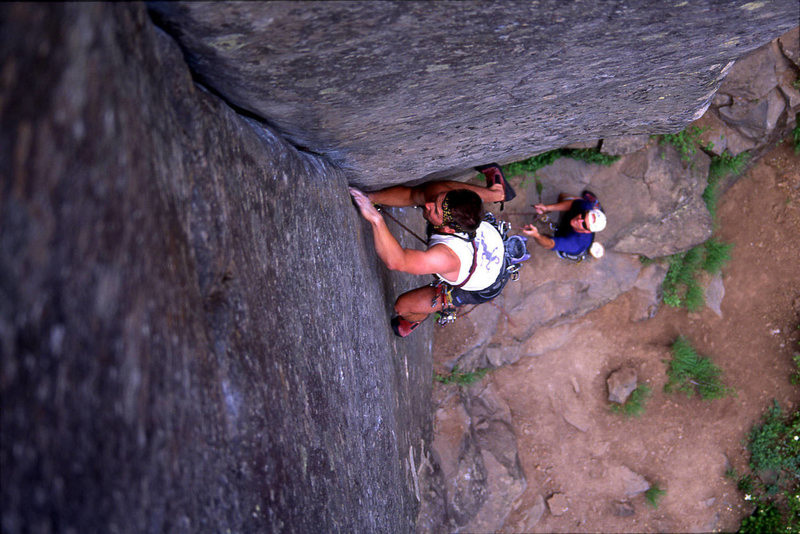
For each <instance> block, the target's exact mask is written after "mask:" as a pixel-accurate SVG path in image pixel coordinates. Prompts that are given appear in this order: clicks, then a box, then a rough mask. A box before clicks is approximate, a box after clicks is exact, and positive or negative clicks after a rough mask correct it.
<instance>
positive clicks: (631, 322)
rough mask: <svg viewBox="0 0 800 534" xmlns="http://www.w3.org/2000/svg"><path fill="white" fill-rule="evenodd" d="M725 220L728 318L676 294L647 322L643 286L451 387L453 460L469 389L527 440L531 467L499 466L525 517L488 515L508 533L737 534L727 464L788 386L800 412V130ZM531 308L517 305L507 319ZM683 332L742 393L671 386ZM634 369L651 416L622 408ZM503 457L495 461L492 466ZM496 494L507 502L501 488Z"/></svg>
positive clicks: (736, 501) (723, 211)
mask: <svg viewBox="0 0 800 534" xmlns="http://www.w3.org/2000/svg"><path fill="white" fill-rule="evenodd" d="M718 221H719V229H718V233H717V235H718V236H719V237H720V238H721V239H723V240H724V241H727V242H730V243H733V244H734V249H733V254H732V256H733V257H732V259H731V261H730V262H729V263H728V265H727V266H726V267H725V268H724V269H723V281H724V288H725V293H724V297H723V298H722V301H721V306H720V312H721V315H718V314H717V313H716V312H715V311H713V310H712V309H710V308H708V307H706V308H704V309H703V310H701V311H700V312H697V313H688V312H686V311H685V310H680V309H673V308H669V307H666V306H661V307H660V308H659V309H658V311H657V312H656V313H655V315H654V316H653V317H652V318H649V319H645V320H641V319H642V313H641V298H642V295H641V294H640V293H641V290H640V289H637V288H635V287H634V288H632V289H631V290H629V291H627V292H625V293H623V294H622V295H621V296H620V297H618V298H616V299H615V300H613V301H612V302H611V303H610V304H607V305H606V306H603V307H602V308H600V309H597V310H595V311H593V312H591V313H589V314H587V315H585V316H584V317H583V318H582V319H580V320H578V321H575V322H571V323H568V324H566V325H562V326H558V327H555V328H553V331H555V332H551V333H550V335H549V340H550V341H549V343H550V346H551V347H554V348H553V350H544V351H542V352H541V353H540V354H539V355H536V356H528V357H522V358H520V359H519V360H518V361H517V362H516V363H513V364H510V365H505V366H502V367H500V368H497V369H495V370H494V371H492V372H491V373H490V374H488V375H487V376H486V377H485V378H484V379H483V380H481V381H480V382H478V383H476V384H474V385H473V386H471V387H470V388H468V389H466V390H464V389H459V387H458V386H453V385H449V386H441V385H437V387H436V392H435V397H436V399H435V400H436V402H437V403H438V406H439V410H438V411H437V419H436V424H437V429H436V430H437V432H438V434H437V440H438V442H439V444H440V445H443V446H442V447H440V448H441V449H442V450H444V451H445V453H444V454H443V456H445V457H446V456H447V452H446V451H447V449H448V446H447V444H448V443H450V449H457V447H458V443H459V441H458V436H460V434H459V432H460V431H461V427H460V426H459V425H458V424H456V423H457V422H458V421H459V418H458V417H457V416H454V414H457V413H459V412H458V410H452V409H451V408H452V405H453V404H457V402H456V400H455V399H458V398H464V397H466V398H468V399H469V400H468V401H467V402H466V403H465V406H466V407H467V408H466V411H465V412H464V413H462V417H461V419H460V421H461V422H462V423H463V422H464V421H470V420H472V422H473V432H476V433H478V434H480V432H481V422H477V424H475V418H476V413H475V410H474V407H475V405H476V404H482V405H483V406H484V408H485V407H486V406H491V408H490V409H488V410H486V409H484V412H491V414H490V415H486V414H484V415H483V420H484V422H485V424H484V425H483V426H484V427H485V428H484V430H486V431H489V430H491V427H492V426H494V427H495V428H496V427H497V425H498V424H499V423H498V422H499V421H502V422H504V424H507V425H508V427H510V428H511V429H512V431H513V434H514V435H515V436H516V444H517V450H518V455H519V466H520V467H521V471H522V472H523V473H524V477H516V478H514V477H513V476H512V475H513V473H512V471H513V469H511V470H506V472H505V478H504V479H503V477H494V480H495V481H497V480H503V481H504V483H505V488H506V490H508V489H509V488H511V491H504V493H505V499H506V500H507V501H508V502H506V503H505V505H506V506H507V508H504V507H503V506H502V505H501V504H502V503H500V502H495V504H494V506H495V507H496V508H498V509H503V510H504V511H505V512H508V511H510V513H509V514H508V516H507V518H506V520H505V522H502V521H498V520H497V519H494V520H492V519H488V518H487V519H485V522H483V523H477V522H476V523H473V525H481V524H482V525H484V526H485V527H491V528H492V529H495V530H501V531H503V532H656V531H662V532H663V531H668V532H707V531H712V530H735V529H736V528H737V526H738V524H739V521H740V520H741V518H742V517H743V516H745V515H746V514H748V513H749V512H750V507H749V506H748V503H746V502H745V501H744V500H743V499H742V495H741V494H740V493H739V492H738V491H737V490H736V487H735V483H734V482H733V481H731V480H730V479H728V478H726V477H725V476H724V473H725V471H726V469H727V468H728V467H729V466H733V467H735V468H737V469H738V470H739V471H740V472H741V471H742V470H744V469H745V466H746V463H747V460H748V458H747V456H746V451H745V449H744V447H743V445H742V440H743V438H744V436H745V434H746V433H747V431H748V430H749V428H750V427H751V425H752V424H753V423H754V422H756V421H757V420H758V418H759V417H760V415H761V413H762V412H763V411H764V409H765V408H766V407H767V406H768V404H769V403H770V402H771V400H772V399H773V398H776V399H778V401H779V402H780V403H781V404H782V405H783V406H785V407H787V408H790V409H796V408H797V406H798V404H799V403H800V392H799V391H798V388H797V387H796V386H792V385H791V384H790V383H789V380H788V377H789V375H790V374H791V372H792V363H791V355H792V352H793V347H794V346H795V345H794V344H795V343H796V341H797V339H798V331H797V325H798V324H800V274H798V264H799V263H798V260H800V253H798V246H799V245H800V237H798V234H797V231H796V229H797V228H798V227H800V158H798V157H797V156H796V155H795V154H794V153H793V151H792V149H791V147H790V142H789V140H786V142H783V143H780V144H779V145H778V146H777V147H776V148H775V149H774V150H772V151H771V152H769V153H768V154H767V155H766V156H765V157H764V158H762V159H761V160H760V161H759V162H758V164H756V165H755V166H753V167H752V168H751V169H750V171H749V172H748V173H747V175H746V176H745V177H743V178H742V179H740V180H739V181H738V182H737V183H736V184H735V185H734V186H733V187H732V188H731V189H730V190H729V191H728V192H727V193H726V194H725V195H724V196H723V198H722V199H721V201H720V207H719V215H718ZM539 254H544V252H539ZM601 261H602V260H601ZM562 268H563V269H576V268H580V266H576V265H571V264H564V265H563V266H562ZM531 274H532V273H523V276H525V275H527V276H530V275H531ZM500 306H502V303H501V304H500ZM495 309H496V308H495ZM477 310H478V308H476V312H475V313H477ZM500 315H501V316H502V315H503V313H502V312H501V313H500ZM521 319H522V318H521V317H518V316H515V315H505V316H503V317H502V319H501V322H502V321H505V322H513V321H515V320H516V321H520V320H521ZM454 326H455V325H454ZM448 328H449V327H448ZM451 333H452V331H451V332H448V331H447V329H440V330H439V331H438V332H437V340H436V345H435V354H436V356H435V358H436V361H435V362H434V363H435V365H436V366H437V369H438V370H439V371H441V372H444V371H446V370H447V369H448V368H449V366H450V365H451V362H450V361H449V360H450V358H451V356H452V353H451V352H450V350H451V347H452V342H451V337H450V336H449V335H448V334H451ZM678 335H684V336H686V337H687V338H688V339H690V340H691V342H692V343H693V344H694V346H695V348H696V349H697V350H698V352H699V353H701V354H704V355H708V356H710V357H711V358H712V359H713V360H714V362H715V363H716V364H717V365H718V366H720V367H721V368H722V369H723V371H724V382H725V383H726V384H728V385H730V386H731V387H733V388H735V390H736V393H737V394H736V396H731V397H727V398H724V399H720V400H714V401H702V400H700V399H699V398H697V397H695V398H691V399H689V398H686V397H685V396H683V395H681V394H674V393H673V394H667V393H664V392H663V385H664V383H665V382H666V378H667V377H666V374H665V370H666V364H665V363H664V361H663V360H664V359H666V358H668V357H669V345H670V344H671V343H672V342H673V341H674V339H675V338H676V337H677V336H678ZM540 337H541V336H540ZM539 344H540V345H541V344H542V342H539ZM526 351H527V354H534V353H535V352H536V351H533V350H528V349H526ZM622 367H631V368H633V369H635V370H636V372H637V374H638V377H639V381H640V382H645V383H647V384H648V385H649V386H650V388H651V389H652V391H653V395H652V397H651V398H650V400H649V401H648V402H647V404H646V411H645V414H644V415H643V416H642V417H640V418H625V417H623V416H620V415H617V414H614V413H611V411H610V404H609V402H608V400H607V396H608V390H607V385H606V379H607V377H608V376H609V374H610V373H612V372H613V371H615V370H617V369H619V368H622ZM476 399H477V400H476ZM479 418H480V417H479ZM454 421H455V422H456V423H454ZM454 425H455V426H454ZM454 428H455V429H458V430H456V431H454V432H452V433H451V434H450V435H449V436H448V435H446V433H447V432H448V430H451V431H452V430H453V429H454ZM453 436H456V437H455V438H454V437H453ZM478 441H480V440H478ZM506 454H507V455H510V454H512V453H511V452H510V451H506ZM488 456H489V455H487V454H484V455H483V458H484V462H483V465H484V466H485V467H486V468H487V469H488V471H489V472H490V473H491V471H492V469H491V465H490V464H491V461H490V460H489V459H487V457H488ZM493 456H494V457H497V456H498V455H497V454H494V455H493ZM500 456H502V455H500ZM446 463H447V462H445V464H446ZM512 463H513V462H512ZM460 464H461V465H463V462H460ZM489 478H490V479H491V478H492V477H491V475H490V476H489ZM512 480H513V483H511V481H512ZM648 485H658V487H660V488H661V489H664V490H666V494H665V495H664V497H663V498H662V500H661V504H660V505H659V507H658V508H653V507H651V506H650V505H649V504H648V503H647V502H646V501H645V498H644V496H643V491H644V490H645V489H647V487H648ZM465 493H469V492H465ZM488 494H489V495H490V497H489V499H488V500H487V502H489V503H492V502H493V499H492V498H491V494H492V488H491V484H489V488H488ZM514 497H515V498H514ZM512 498H513V502H511V501H512ZM501 500H502V499H501ZM485 508H486V505H484V507H483V508H482V513H483V509H485ZM479 515H481V514H479ZM478 519H479V520H480V518H478ZM467 531H469V529H467Z"/></svg>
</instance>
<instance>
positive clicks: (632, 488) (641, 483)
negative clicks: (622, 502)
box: [606, 465, 650, 499]
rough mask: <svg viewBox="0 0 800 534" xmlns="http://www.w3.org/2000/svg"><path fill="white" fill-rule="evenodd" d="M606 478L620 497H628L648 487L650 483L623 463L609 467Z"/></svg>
mask: <svg viewBox="0 0 800 534" xmlns="http://www.w3.org/2000/svg"><path fill="white" fill-rule="evenodd" d="M606 478H607V479H608V483H609V484H610V485H611V487H613V488H614V491H615V492H616V493H617V495H619V496H620V497H621V498H625V499H629V498H631V497H635V496H636V495H639V494H640V493H644V492H645V491H647V490H648V489H650V484H649V483H648V482H647V480H646V479H645V478H644V477H643V476H642V475H640V474H638V473H636V472H634V471H632V470H631V469H630V468H628V467H626V466H624V465H618V466H614V467H612V468H610V469H609V471H608V473H607V475H606Z"/></svg>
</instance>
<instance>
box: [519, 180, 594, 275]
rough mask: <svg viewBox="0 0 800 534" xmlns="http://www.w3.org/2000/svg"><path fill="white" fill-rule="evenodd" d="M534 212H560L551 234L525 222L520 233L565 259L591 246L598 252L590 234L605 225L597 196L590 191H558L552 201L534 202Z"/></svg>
mask: <svg viewBox="0 0 800 534" xmlns="http://www.w3.org/2000/svg"><path fill="white" fill-rule="evenodd" d="M533 208H534V209H535V210H536V214H537V215H544V214H546V213H550V212H554V211H555V212H563V214H562V216H561V222H560V223H559V224H558V226H557V229H556V231H555V234H554V235H553V237H550V236H548V235H544V234H542V233H540V232H539V229H538V228H537V227H536V226H534V225H533V224H526V225H525V226H524V227H523V228H522V233H523V234H525V235H527V236H530V237H533V239H534V241H536V242H537V243H538V244H539V245H541V246H542V247H544V248H546V249H550V250H555V251H556V252H557V253H558V255H559V256H560V257H562V258H565V259H571V260H579V259H581V258H582V257H583V256H584V255H585V254H586V252H587V251H589V250H590V249H591V254H592V255H593V256H595V257H599V256H602V254H603V248H602V246H601V245H600V244H599V243H594V234H595V233H596V232H600V231H602V230H603V229H604V228H605V227H606V215H605V213H603V210H602V208H601V206H600V202H599V201H598V200H597V197H596V196H595V195H594V193H592V192H591V191H584V192H583V193H581V196H580V197H575V196H568V195H567V194H565V193H561V194H560V195H558V202H556V203H555V204H534V205H533Z"/></svg>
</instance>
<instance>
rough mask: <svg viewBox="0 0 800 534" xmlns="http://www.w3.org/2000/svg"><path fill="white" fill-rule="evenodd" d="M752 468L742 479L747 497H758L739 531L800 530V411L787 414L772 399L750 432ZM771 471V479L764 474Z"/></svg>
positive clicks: (743, 489) (747, 499)
mask: <svg viewBox="0 0 800 534" xmlns="http://www.w3.org/2000/svg"><path fill="white" fill-rule="evenodd" d="M747 448H748V450H749V451H750V464H749V465H750V469H751V470H752V471H753V473H750V474H747V475H745V476H743V477H741V478H740V479H739V483H738V489H739V490H740V491H743V492H745V496H744V499H745V500H746V501H754V502H755V504H756V508H755V510H754V511H753V513H752V514H751V515H750V516H749V517H747V518H745V519H744V520H743V521H742V524H741V527H740V528H739V532H747V533H750V532H770V533H771V532H797V531H798V528H799V527H800V411H796V412H795V413H794V414H792V415H785V414H784V413H783V411H782V410H781V407H780V405H779V404H778V403H777V401H773V402H772V406H770V407H769V408H768V409H767V411H766V412H765V413H764V415H763V416H762V419H761V421H760V422H759V423H758V424H756V425H754V426H753V428H752V429H751V430H750V433H749V434H748V445H747ZM767 474H768V475H769V478H768V480H769V482H768V483H767V482H766V481H765V480H764V479H762V476H764V478H767V476H766V475H767Z"/></svg>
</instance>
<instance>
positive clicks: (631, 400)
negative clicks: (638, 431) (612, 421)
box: [611, 384, 652, 417]
mask: <svg viewBox="0 0 800 534" xmlns="http://www.w3.org/2000/svg"><path fill="white" fill-rule="evenodd" d="M651 393H652V391H651V390H650V387H649V386H648V385H647V384H639V385H638V386H637V387H636V389H634V390H633V391H632V392H631V395H630V397H628V400H627V401H625V404H619V403H613V404H612V405H611V411H613V412H614V413H621V414H623V415H625V416H627V417H639V416H640V415H642V414H643V413H644V405H645V403H646V402H647V399H648V398H649V397H650V394H651Z"/></svg>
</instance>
